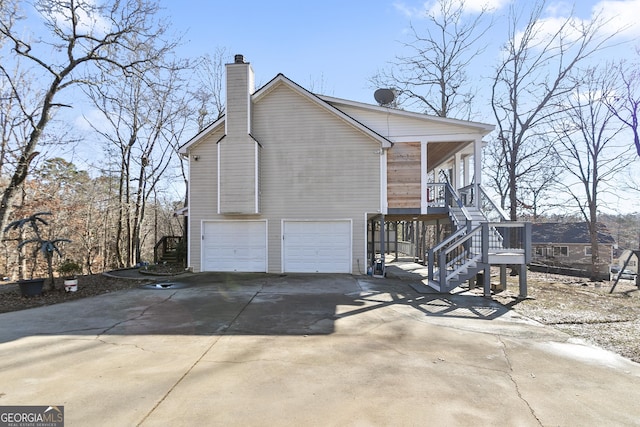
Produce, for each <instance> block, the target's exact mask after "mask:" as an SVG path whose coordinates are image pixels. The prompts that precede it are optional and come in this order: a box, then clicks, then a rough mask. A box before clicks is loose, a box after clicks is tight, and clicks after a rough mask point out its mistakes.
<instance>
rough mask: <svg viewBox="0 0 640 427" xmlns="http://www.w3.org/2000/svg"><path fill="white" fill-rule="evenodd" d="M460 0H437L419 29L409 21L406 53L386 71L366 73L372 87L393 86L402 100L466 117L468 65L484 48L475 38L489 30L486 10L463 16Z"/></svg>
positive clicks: (427, 109) (470, 92)
mask: <svg viewBox="0 0 640 427" xmlns="http://www.w3.org/2000/svg"><path fill="white" fill-rule="evenodd" d="M465 10H466V9H465V2H464V0H438V1H437V10H431V11H427V12H426V17H427V26H426V29H425V31H424V33H423V32H422V31H420V30H418V29H416V28H415V27H414V26H413V25H411V31H412V36H413V40H411V41H409V42H407V43H404V44H403V46H404V47H405V48H406V49H407V50H408V51H409V52H410V53H409V54H407V55H403V56H397V57H396V59H395V62H392V64H391V68H390V70H389V71H380V72H378V74H377V75H376V76H374V77H373V78H371V83H372V84H373V85H374V86H376V87H392V88H394V89H395V90H396V91H397V93H398V97H399V101H398V103H399V104H404V105H407V106H409V107H413V108H416V109H419V110H422V111H424V112H425V113H428V114H434V115H436V116H440V117H457V118H469V116H470V115H471V111H470V108H471V105H472V101H473V98H474V95H475V90H474V89H473V88H472V86H471V82H470V79H469V78H468V75H467V70H468V68H469V67H470V65H471V63H472V62H473V60H474V59H475V58H477V57H478V56H479V55H480V54H481V53H482V52H483V50H484V46H481V45H480V40H481V39H482V37H483V36H484V35H485V34H486V32H487V30H488V29H489V25H488V24H485V23H484V20H485V16H486V10H482V11H481V12H480V13H479V14H477V15H476V16H475V17H471V16H469V15H465Z"/></svg>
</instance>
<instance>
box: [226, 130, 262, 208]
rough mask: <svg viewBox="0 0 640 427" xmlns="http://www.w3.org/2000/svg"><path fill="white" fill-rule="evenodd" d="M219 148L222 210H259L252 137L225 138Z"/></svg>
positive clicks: (255, 152)
mask: <svg viewBox="0 0 640 427" xmlns="http://www.w3.org/2000/svg"><path fill="white" fill-rule="evenodd" d="M218 149H219V156H220V162H219V168H220V212H221V213H229V214H233V213H241V214H247V213H257V212H258V210H259V208H258V206H257V204H258V203H257V199H256V197H257V194H256V193H257V182H258V181H257V180H258V177H257V172H258V171H257V166H256V164H257V161H258V152H257V150H258V147H257V143H256V142H255V141H253V140H250V139H249V138H244V139H233V138H224V139H223V140H222V141H220V143H219V144H218Z"/></svg>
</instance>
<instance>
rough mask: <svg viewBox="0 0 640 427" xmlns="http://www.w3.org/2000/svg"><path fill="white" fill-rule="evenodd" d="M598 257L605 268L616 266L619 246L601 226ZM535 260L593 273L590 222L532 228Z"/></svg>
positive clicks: (552, 224) (543, 224) (603, 226)
mask: <svg viewBox="0 0 640 427" xmlns="http://www.w3.org/2000/svg"><path fill="white" fill-rule="evenodd" d="M598 227H599V228H598V255H599V258H600V262H601V264H602V265H603V266H608V265H610V264H611V263H612V262H613V250H614V247H615V245H616V242H615V239H614V238H613V237H612V236H611V234H610V233H609V231H608V230H607V228H606V226H605V225H604V224H598ZM531 240H532V245H533V260H534V261H537V262H542V263H545V264H549V265H556V266H565V267H571V268H576V269H582V270H587V271H590V270H591V268H592V265H593V264H592V261H591V260H592V258H591V238H590V236H589V227H588V225H587V223H586V222H577V223H559V222H552V223H542V224H533V226H532V237H531Z"/></svg>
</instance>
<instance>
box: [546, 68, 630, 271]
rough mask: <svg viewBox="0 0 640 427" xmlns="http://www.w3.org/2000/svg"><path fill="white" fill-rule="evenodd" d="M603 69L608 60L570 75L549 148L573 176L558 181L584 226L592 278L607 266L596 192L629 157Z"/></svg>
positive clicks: (611, 183) (609, 78) (610, 184)
mask: <svg viewBox="0 0 640 427" xmlns="http://www.w3.org/2000/svg"><path fill="white" fill-rule="evenodd" d="M609 70H610V66H609V65H608V64H605V66H604V67H603V68H602V69H598V68H595V67H591V68H588V69H586V70H584V72H581V73H580V74H579V75H577V76H573V77H572V78H571V79H570V80H572V81H573V86H574V88H575V89H574V92H573V94H572V95H571V96H568V97H567V98H566V100H565V101H564V102H565V104H566V106H567V107H568V108H566V111H565V113H564V114H562V115H561V116H559V117H558V124H557V126H556V128H555V132H556V134H557V137H558V138H557V143H556V144H554V146H555V149H556V150H557V152H558V154H559V158H560V159H561V161H562V164H563V166H564V170H565V171H566V173H567V174H568V175H569V176H570V177H571V178H573V179H566V178H565V179H563V180H562V183H563V187H564V188H565V189H566V191H567V193H568V194H569V195H570V197H571V199H572V200H573V201H574V203H575V205H576V206H577V207H578V209H579V210H580V213H581V215H582V217H583V218H584V220H585V222H586V224H587V226H588V228H589V236H590V240H591V264H592V266H593V269H592V271H591V275H592V278H593V279H597V278H598V273H602V272H604V269H605V268H606V267H607V264H606V263H604V264H603V263H602V262H601V260H600V256H599V231H600V227H599V224H598V211H599V209H600V196H601V194H602V193H604V192H606V191H607V187H608V188H609V189H613V188H615V184H616V183H617V182H618V181H617V180H616V179H615V178H616V176H617V175H618V174H619V173H620V172H622V171H624V170H625V169H626V168H627V167H628V166H629V164H630V163H631V161H632V160H633V158H632V157H631V156H630V154H631V147H630V146H629V145H628V144H625V143H624V142H623V141H621V138H619V136H620V133H621V131H622V129H623V125H622V123H620V122H619V121H614V120H613V118H614V114H613V112H612V110H611V109H610V108H609V107H608V103H607V101H606V100H608V99H610V98H611V97H613V96H614V94H615V79H614V78H612V76H611V74H610V72H609Z"/></svg>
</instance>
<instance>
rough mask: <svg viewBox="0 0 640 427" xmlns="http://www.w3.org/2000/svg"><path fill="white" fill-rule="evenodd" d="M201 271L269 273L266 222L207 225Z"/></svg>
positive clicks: (217, 222)
mask: <svg viewBox="0 0 640 427" xmlns="http://www.w3.org/2000/svg"><path fill="white" fill-rule="evenodd" d="M202 270H203V271H244V272H266V271H267V223H266V221H211V222H204V223H203V238H202Z"/></svg>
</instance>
